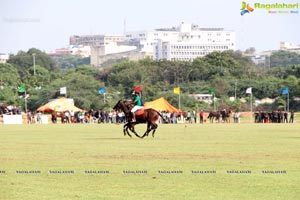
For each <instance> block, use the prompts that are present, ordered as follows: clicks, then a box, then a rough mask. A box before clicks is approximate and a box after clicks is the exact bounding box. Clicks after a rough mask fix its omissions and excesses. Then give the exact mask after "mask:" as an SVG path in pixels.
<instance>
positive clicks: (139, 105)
mask: <svg viewBox="0 0 300 200" xmlns="http://www.w3.org/2000/svg"><path fill="white" fill-rule="evenodd" d="M132 95H133V98H132V99H133V100H132V104H133V105H134V106H133V108H132V109H131V113H132V122H136V117H135V111H137V110H139V109H141V108H143V106H142V100H141V97H140V94H139V92H137V91H133V93H132Z"/></svg>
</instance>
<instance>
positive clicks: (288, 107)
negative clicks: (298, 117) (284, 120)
mask: <svg viewBox="0 0 300 200" xmlns="http://www.w3.org/2000/svg"><path fill="white" fill-rule="evenodd" d="M289 94H290V93H289V92H288V93H287V111H288V112H289V110H290V105H289V104H290V101H289V98H290V95H289Z"/></svg>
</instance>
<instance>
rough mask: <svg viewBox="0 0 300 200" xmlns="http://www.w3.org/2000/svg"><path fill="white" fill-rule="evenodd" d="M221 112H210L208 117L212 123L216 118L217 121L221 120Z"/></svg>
mask: <svg viewBox="0 0 300 200" xmlns="http://www.w3.org/2000/svg"><path fill="white" fill-rule="evenodd" d="M220 116H221V114H220V112H209V114H208V116H207V119H209V121H210V123H213V122H214V119H216V121H218V122H219V121H220Z"/></svg>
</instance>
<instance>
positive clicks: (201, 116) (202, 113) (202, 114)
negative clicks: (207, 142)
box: [199, 110, 204, 124]
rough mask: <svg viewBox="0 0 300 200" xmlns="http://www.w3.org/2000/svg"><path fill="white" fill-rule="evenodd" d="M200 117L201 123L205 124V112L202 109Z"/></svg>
mask: <svg viewBox="0 0 300 200" xmlns="http://www.w3.org/2000/svg"><path fill="white" fill-rule="evenodd" d="M199 117H200V124H203V118H204V112H203V110H201V111H200V112H199Z"/></svg>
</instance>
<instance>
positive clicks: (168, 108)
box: [144, 97, 181, 112]
mask: <svg viewBox="0 0 300 200" xmlns="http://www.w3.org/2000/svg"><path fill="white" fill-rule="evenodd" d="M144 107H145V108H153V109H155V110H157V111H165V112H181V110H179V109H177V108H175V107H174V106H172V105H171V104H170V103H169V102H168V101H167V100H166V99H165V98H163V97H161V98H159V99H156V100H154V101H150V102H147V103H145V106H144Z"/></svg>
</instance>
